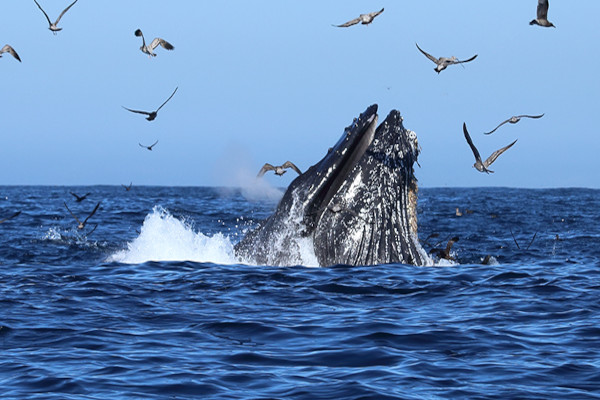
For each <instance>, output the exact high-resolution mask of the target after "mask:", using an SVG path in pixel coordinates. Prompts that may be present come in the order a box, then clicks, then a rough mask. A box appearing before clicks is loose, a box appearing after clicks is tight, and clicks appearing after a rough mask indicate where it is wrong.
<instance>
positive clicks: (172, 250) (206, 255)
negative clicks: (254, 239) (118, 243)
mask: <svg viewBox="0 0 600 400" xmlns="http://www.w3.org/2000/svg"><path fill="white" fill-rule="evenodd" d="M108 261H116V262H122V263H129V264H136V263H143V262H147V261H195V262H212V263H218V264H236V263H238V262H239V260H238V259H237V258H236V257H235V254H234V251H233V244H232V243H231V240H230V239H229V238H228V237H226V236H224V235H222V234H215V235H214V236H207V235H204V234H202V233H200V232H194V230H193V229H192V227H191V225H190V224H188V223H186V222H185V221H184V220H179V219H177V218H175V217H173V216H172V215H171V214H170V213H169V212H168V211H167V210H165V209H163V208H162V207H159V206H156V207H154V209H153V210H152V212H151V213H150V214H148V215H147V216H146V218H145V220H144V223H143V225H142V227H141V230H140V234H139V236H138V237H137V238H135V239H134V240H133V241H132V242H131V243H128V244H127V249H126V250H122V251H119V252H117V253H116V254H113V255H112V256H110V257H109V258H108Z"/></svg>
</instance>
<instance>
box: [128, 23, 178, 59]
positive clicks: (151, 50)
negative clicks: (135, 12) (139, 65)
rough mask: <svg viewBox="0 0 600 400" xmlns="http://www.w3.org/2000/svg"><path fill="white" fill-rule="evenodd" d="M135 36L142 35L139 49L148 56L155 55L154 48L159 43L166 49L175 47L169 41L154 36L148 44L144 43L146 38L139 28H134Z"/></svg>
mask: <svg viewBox="0 0 600 400" xmlns="http://www.w3.org/2000/svg"><path fill="white" fill-rule="evenodd" d="M135 36H141V37H142V45H141V46H140V50H141V51H142V53H146V54H148V58H150V57H156V53H155V52H154V49H156V48H157V47H158V46H159V45H160V46H162V47H163V48H165V49H167V50H173V49H174V48H175V47H173V45H172V44H171V43H169V42H167V41H166V40H165V39H161V38H158V37H157V38H154V40H153V41H152V42H151V43H150V46H148V45H146V39H144V34H143V33H142V30H141V29H136V31H135Z"/></svg>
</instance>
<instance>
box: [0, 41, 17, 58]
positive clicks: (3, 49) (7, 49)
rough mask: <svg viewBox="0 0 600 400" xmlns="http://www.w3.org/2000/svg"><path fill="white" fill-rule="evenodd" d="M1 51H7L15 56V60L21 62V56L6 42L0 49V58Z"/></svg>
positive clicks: (0, 55)
mask: <svg viewBox="0 0 600 400" xmlns="http://www.w3.org/2000/svg"><path fill="white" fill-rule="evenodd" d="M2 53H8V54H10V55H11V56H13V57H14V58H16V59H17V61H19V62H21V58H20V57H19V55H18V54H17V52H16V51H15V49H13V48H12V47H11V46H9V45H8V44H5V45H4V47H3V48H1V49H0V58H1V57H2Z"/></svg>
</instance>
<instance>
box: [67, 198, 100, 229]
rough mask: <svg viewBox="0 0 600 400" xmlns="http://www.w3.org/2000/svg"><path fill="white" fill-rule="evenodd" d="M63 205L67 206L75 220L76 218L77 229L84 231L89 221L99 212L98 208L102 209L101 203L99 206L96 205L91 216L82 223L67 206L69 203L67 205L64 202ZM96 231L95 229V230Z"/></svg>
mask: <svg viewBox="0 0 600 400" xmlns="http://www.w3.org/2000/svg"><path fill="white" fill-rule="evenodd" d="M63 204H64V205H65V207H66V209H67V211H68V212H69V214H71V215H72V216H73V218H75V221H77V224H78V225H77V229H83V228H85V224H87V221H88V219H90V218H91V217H92V215H94V214H95V213H96V211H98V207H100V202H98V204H96V207H94V209H93V210H92V212H91V213H90V215H88V216H87V218H86V219H84V220H83V222H81V221H80V220H79V218H77V216H76V215H75V214H73V212H72V211H71V210H69V206H67V203H65V202H64V201H63ZM94 229H95V228H94Z"/></svg>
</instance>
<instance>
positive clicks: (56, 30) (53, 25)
mask: <svg viewBox="0 0 600 400" xmlns="http://www.w3.org/2000/svg"><path fill="white" fill-rule="evenodd" d="M33 1H34V2H35V4H37V6H38V8H39V9H40V10H42V12H43V13H44V15H45V16H46V19H47V20H48V24H49V25H50V27H49V28H48V29H50V30H51V31H52V33H54V34H55V35H56V32H58V31H61V30H62V28H59V27H58V26H57V25H58V21H60V19H61V18H62V16H63V15H65V13H66V12H67V11H69V8H71V7H73V4H75V3H77V0H75V1H74V2H72V3H71V4H70V5H69V7H67V8H65V9H64V10H63V12H61V13H60V15H59V16H58V18H56V21H54V23H53V22H52V21H50V18H49V17H48V14H46V11H44V9H43V8H42V6H40V3H38V2H37V1H36V0H33Z"/></svg>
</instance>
